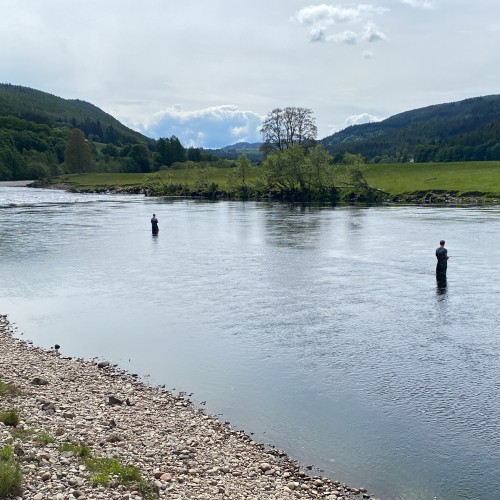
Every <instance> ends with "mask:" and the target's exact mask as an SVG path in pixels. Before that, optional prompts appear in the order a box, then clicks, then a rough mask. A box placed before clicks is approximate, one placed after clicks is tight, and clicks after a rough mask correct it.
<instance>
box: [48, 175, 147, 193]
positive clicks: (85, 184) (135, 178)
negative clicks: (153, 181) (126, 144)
mask: <svg viewBox="0 0 500 500" xmlns="http://www.w3.org/2000/svg"><path fill="white" fill-rule="evenodd" d="M143 180H144V174H141V173H128V174H127V173H115V174H107V173H89V174H82V175H79V174H67V175H61V176H59V177H57V178H56V179H54V181H55V182H56V183H65V184H70V185H71V186H72V187H73V188H74V189H76V190H86V189H106V188H108V187H110V188H116V187H124V188H133V187H141V186H142V182H143Z"/></svg>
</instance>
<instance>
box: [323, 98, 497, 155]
mask: <svg viewBox="0 0 500 500" xmlns="http://www.w3.org/2000/svg"><path fill="white" fill-rule="evenodd" d="M320 142H321V143H322V144H323V145H324V146H325V148H326V149H328V150H329V151H330V152H331V153H332V154H334V155H335V154H336V155H342V154H344V153H346V152H349V153H359V154H362V155H363V156H365V157H366V158H367V159H368V160H369V161H375V162H376V161H398V162H399V161H409V160H415V161H424V162H425V161H467V160H476V161H478V160H499V159H500V95H490V96H484V97H475V98H471V99H466V100H463V101H459V102H452V103H447V104H437V105H433V106H427V107H425V108H420V109H416V110H412V111H406V112H404V113H400V114H397V115H394V116H391V117H390V118H387V119H386V120H383V121H381V122H377V123H367V124H363V125H354V126H351V127H348V128H346V129H344V130H342V131H340V132H337V133H335V134H333V135H331V136H329V137H325V138H324V139H322V140H321V141H320Z"/></svg>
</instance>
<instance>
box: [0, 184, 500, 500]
mask: <svg viewBox="0 0 500 500" xmlns="http://www.w3.org/2000/svg"><path fill="white" fill-rule="evenodd" d="M153 212H155V213H156V214H157V215H158V218H159V221H160V222H159V225H160V233H159V235H158V237H153V236H152V235H151V230H150V223H149V219H150V218H151V215H152V213H153ZM499 215H500V209H499V208H498V207H488V208H431V207H379V208H352V207H348V208H335V209H332V208H313V207H302V206H290V205H283V204H267V203H255V202H248V203H243V202H220V203H208V202H200V201H186V200H177V201H172V200H164V199H151V198H150V199H148V198H144V197H140V196H115V195H107V196H106V195H76V194H70V193H64V192H62V191H43V190H31V189H29V188H0V269H1V271H0V272H1V275H0V280H1V281H0V282H1V288H0V313H3V314H9V318H10V319H11V321H13V322H14V323H15V324H16V326H17V327H18V335H21V334H22V335H23V336H24V337H27V338H29V339H32V340H33V341H34V343H35V344H36V345H40V346H43V347H50V346H53V345H54V344H55V343H58V344H60V345H61V346H62V347H61V352H62V353H63V354H65V355H73V356H83V357H87V358H91V357H99V358H101V359H103V358H105V359H110V360H112V361H114V362H118V363H119V364H120V365H121V366H123V367H124V368H126V369H129V370H131V371H133V372H136V373H139V374H141V375H143V376H147V380H149V381H150V382H151V383H153V384H166V386H167V388H169V389H172V390H175V391H181V390H182V391H186V392H188V393H190V392H193V393H194V395H193V399H194V400H195V401H196V402H197V403H198V404H199V403H201V402H202V401H206V407H207V411H209V412H210V413H216V414H219V415H220V417H221V418H222V419H228V420H230V421H231V423H232V425H233V426H234V427H236V428H240V429H244V430H246V431H247V432H253V433H254V437H255V438H256V439H257V440H258V441H261V442H266V443H272V444H274V445H276V446H277V447H279V448H281V449H285V450H286V451H287V452H288V453H289V454H290V455H291V456H293V457H294V458H297V459H299V460H301V462H302V463H303V464H305V465H308V464H310V465H314V466H315V469H313V471H315V472H317V469H318V468H319V469H321V470H322V471H323V474H326V475H329V476H332V477H335V478H338V479H340V480H342V481H345V482H347V483H349V484H351V485H353V486H361V485H364V486H366V487H368V488H369V490H370V492H371V493H373V494H374V495H376V496H380V497H382V498H385V499H401V500H413V499H422V500H423V499H433V498H437V499H457V498H463V499H493V498H500V496H499V495H500V437H499V436H500V428H499V427H500V425H499V422H500V383H499V378H498V374H499V373H500V342H499V337H498V334H497V329H498V327H497V325H498V324H499V320H500V313H499V307H498V305H499V298H500V285H499V284H498V278H497V277H498V276H499V275H500V246H499V237H498V234H500V222H499V221H500V219H499ZM441 238H445V239H446V240H447V244H446V246H447V248H448V251H449V255H450V260H449V264H448V282H447V284H446V287H444V288H440V287H438V286H437V285H436V281H435V276H434V268H435V257H434V250H435V248H436V247H437V246H438V242H439V240H440V239H441Z"/></svg>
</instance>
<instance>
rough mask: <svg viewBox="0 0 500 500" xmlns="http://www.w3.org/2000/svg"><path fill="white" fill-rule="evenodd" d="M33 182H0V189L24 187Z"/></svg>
mask: <svg viewBox="0 0 500 500" xmlns="http://www.w3.org/2000/svg"><path fill="white" fill-rule="evenodd" d="M32 182H34V181H0V187H2V186H5V187H26V186H29V185H30V184H31V183H32Z"/></svg>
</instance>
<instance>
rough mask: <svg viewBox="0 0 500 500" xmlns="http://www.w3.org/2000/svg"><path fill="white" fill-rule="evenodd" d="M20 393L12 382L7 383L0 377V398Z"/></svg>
mask: <svg viewBox="0 0 500 500" xmlns="http://www.w3.org/2000/svg"><path fill="white" fill-rule="evenodd" d="M19 394H20V391H19V389H18V388H17V387H16V386H15V385H14V384H7V383H6V382H4V381H3V380H1V379H0V398H6V397H9V396H18V395H19Z"/></svg>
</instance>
